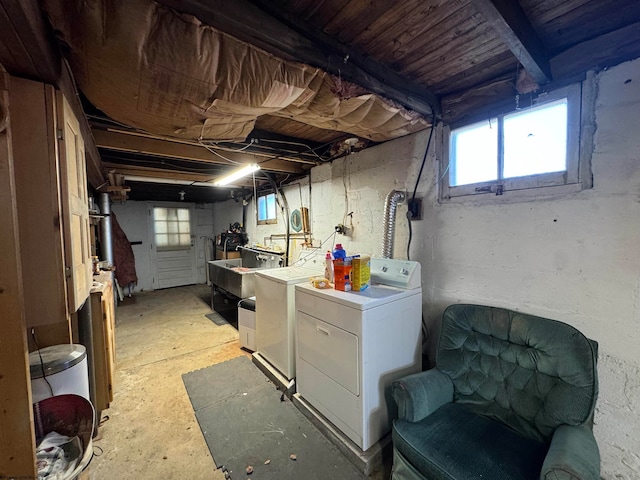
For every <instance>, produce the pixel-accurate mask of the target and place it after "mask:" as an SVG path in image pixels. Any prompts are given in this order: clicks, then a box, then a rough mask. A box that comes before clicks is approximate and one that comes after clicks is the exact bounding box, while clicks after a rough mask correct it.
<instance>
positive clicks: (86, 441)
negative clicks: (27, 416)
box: [33, 394, 96, 480]
mask: <svg viewBox="0 0 640 480" xmlns="http://www.w3.org/2000/svg"><path fill="white" fill-rule="evenodd" d="M95 415H96V414H95V410H94V408H93V405H92V404H91V402H90V401H88V400H87V399H86V398H84V397H81V396H80V395H74V394H66V395H57V396H54V397H49V398H45V399H44V400H40V401H39V402H36V403H34V404H33V419H34V423H35V434H36V445H40V444H41V442H42V439H43V438H45V437H46V436H47V435H48V434H49V433H51V432H57V433H59V434H60V435H64V436H67V437H75V436H77V437H79V439H80V444H81V445H82V455H81V456H80V458H79V460H78V462H77V464H76V466H75V467H74V468H73V470H72V471H70V472H69V473H67V474H66V475H64V476H62V475H58V476H55V475H54V476H50V477H46V478H51V479H55V480H73V479H76V478H78V477H79V475H80V474H81V473H82V471H83V470H84V469H85V468H87V466H88V465H89V462H91V458H92V457H93V440H92V438H93V429H94V425H95Z"/></svg>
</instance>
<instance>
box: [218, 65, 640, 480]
mask: <svg viewBox="0 0 640 480" xmlns="http://www.w3.org/2000/svg"><path fill="white" fill-rule="evenodd" d="M628 80H630V81H628ZM597 84H598V95H597V102H596V124H597V129H596V133H595V138H594V143H595V148H594V152H593V157H592V170H593V176H594V188H593V189H589V190H584V191H582V192H578V193H572V194H567V195H563V196H557V197H554V198H545V199H536V200H531V201H520V202H512V203H504V202H502V203H501V204H486V203H480V202H473V201H469V202H467V203H448V204H440V203H439V202H438V199H437V186H436V185H437V182H438V173H437V172H438V171H439V168H438V163H437V160H438V159H436V158H435V156H434V154H433V153H432V152H433V151H434V149H433V148H432V149H430V153H429V157H428V161H427V165H426V167H425V171H424V172H423V177H422V180H421V182H420V184H419V186H418V197H419V198H422V199H423V220H421V221H415V222H413V223H412V226H413V240H412V244H411V250H410V254H411V255H410V256H411V259H412V260H418V261H420V262H421V264H422V272H423V299H424V306H423V311H424V314H425V318H426V321H427V323H428V325H429V327H430V331H431V338H430V343H431V348H432V349H433V347H434V345H435V341H436V337H437V334H438V325H439V319H440V318H441V315H442V312H443V310H444V309H445V308H446V306H448V305H450V304H452V303H462V302H468V303H479V304H485V305H493V306H501V307H506V308H511V309H515V310H520V311H523V312H526V313H530V314H534V315H540V316H545V317H548V318H553V319H557V320H560V321H564V322H566V323H569V324H571V325H574V326H575V327H576V328H578V329H579V330H581V331H582V332H583V333H584V334H586V335H587V336H588V337H590V338H592V339H595V340H597V341H598V342H599V344H600V354H599V365H598V371H599V382H600V395H599V400H598V405H597V411H596V418H595V423H596V425H595V429H594V430H595V433H596V438H597V440H598V444H599V446H600V450H601V456H602V476H603V478H605V479H614V478H615V479H628V480H631V479H635V478H639V477H640V443H639V442H640V441H639V440H638V434H637V432H639V431H640V353H638V352H639V351H640V350H639V349H638V345H640V255H639V254H638V246H639V245H640V135H638V133H637V128H638V120H637V119H638V118H640V60H635V61H633V62H627V63H625V64H622V65H619V66H617V67H615V68H612V69H609V70H608V71H605V72H601V73H600V74H599V75H598V76H597ZM427 136H428V132H422V133H419V134H416V135H412V136H410V137H404V138H401V139H398V140H395V141H392V142H387V143H385V144H382V145H379V146H377V147H374V148H371V149H368V150H366V151H363V152H360V153H356V154H353V155H350V156H348V157H346V158H344V159H340V160H337V161H334V162H333V163H332V164H326V165H321V166H318V167H315V168H313V169H312V171H311V180H312V194H311V204H310V205H309V203H308V198H309V195H308V185H307V183H306V181H302V183H303V185H304V186H303V188H302V198H303V199H302V203H303V204H304V206H309V207H310V210H311V220H312V230H313V238H314V239H315V243H316V244H317V243H318V242H319V241H321V240H324V239H326V238H328V237H331V233H332V232H333V227H334V225H336V224H337V223H342V222H343V218H344V215H345V212H346V213H348V212H351V211H353V212H354V214H353V230H352V232H351V234H350V235H349V236H346V237H344V236H338V237H337V238H336V240H337V241H340V242H341V243H343V244H344V246H345V248H346V250H347V252H348V253H349V254H354V253H372V254H374V255H379V253H380V250H381V242H382V233H383V232H382V223H383V221H382V218H383V217H382V215H383V206H384V199H385V196H386V195H387V193H389V191H391V190H393V189H400V190H407V191H409V192H410V193H411V192H412V190H413V187H414V183H415V180H416V177H417V174H418V169H419V166H420V161H421V160H422V155H423V153H424V149H425V146H426V143H427ZM436 139H437V136H436V135H434V141H436ZM432 147H433V146H432ZM345 185H346V187H345ZM285 194H286V195H287V198H288V200H289V203H290V207H291V209H292V210H293V209H294V208H298V207H299V206H300V194H299V191H298V187H297V186H293V187H288V188H286V189H285ZM345 199H346V200H348V204H346V202H345ZM234 204H235V202H225V203H222V204H217V205H216V206H215V214H214V215H215V217H216V231H218V229H219V227H223V228H226V227H228V223H229V222H230V221H231V220H229V217H233V218H242V211H241V209H240V210H237V211H236V210H235V209H234ZM235 205H237V204H235ZM235 208H241V207H235ZM405 214H406V204H402V205H400V207H399V209H398V217H397V222H396V233H395V249H394V256H395V257H396V258H406V245H407V239H408V236H409V230H408V226H407V221H406V218H405ZM218 216H221V217H224V222H220V223H218V219H217V217H218ZM247 219H248V221H247V225H246V228H247V231H248V233H249V236H250V241H251V242H258V243H264V242H265V240H264V237H267V236H269V235H270V234H272V233H283V232H284V226H283V225H284V222H283V219H282V216H281V214H280V213H279V216H278V224H277V225H275V226H271V225H270V226H256V225H255V206H254V204H253V203H252V205H251V207H250V209H249V212H248V215H247ZM236 221H239V220H236ZM281 245H283V246H284V243H283V242H281ZM329 248H330V247H329Z"/></svg>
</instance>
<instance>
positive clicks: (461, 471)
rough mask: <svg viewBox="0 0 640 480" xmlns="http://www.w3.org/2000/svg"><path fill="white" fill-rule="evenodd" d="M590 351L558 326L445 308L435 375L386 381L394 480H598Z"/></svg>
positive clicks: (495, 311) (591, 346) (495, 312)
mask: <svg viewBox="0 0 640 480" xmlns="http://www.w3.org/2000/svg"><path fill="white" fill-rule="evenodd" d="M596 357H597V343H596V342H593V341H591V340H589V339H587V338H586V337H585V336H584V335H582V334H581V333H580V332H579V331H578V330H576V329H575V328H573V327H571V326H570V325H567V324H565V323H561V322H557V321H555V320H549V319H546V318H540V317H534V316H531V315H525V314H522V313H519V312H514V311H511V310H506V309H501V308H493V307H484V306H478V305H451V306H450V307H448V308H447V309H446V310H445V312H444V315H443V320H442V331H441V333H440V340H439V343H438V351H437V357H436V368H434V369H431V370H428V371H425V372H421V373H418V374H414V375H410V376H408V377H404V378H402V379H399V380H397V381H395V382H393V385H392V394H393V397H394V399H395V401H396V403H397V404H398V415H399V418H398V419H397V420H395V421H394V423H393V435H392V438H393V470H392V478H393V479H394V480H405V479H427V480H440V479H446V480H453V479H461V480H473V479H483V480H507V479H508V480H512V479H518V480H524V479H532V480H533V479H544V480H563V479H567V480H587V479H589V480H591V479H593V480H597V479H599V478H600V454H599V451H598V445H597V444H596V441H595V439H594V437H593V432H592V429H591V425H592V419H593V411H594V408H595V404H596V398H597V393H598V379H597V371H596Z"/></svg>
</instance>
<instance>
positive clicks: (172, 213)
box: [153, 207, 191, 251]
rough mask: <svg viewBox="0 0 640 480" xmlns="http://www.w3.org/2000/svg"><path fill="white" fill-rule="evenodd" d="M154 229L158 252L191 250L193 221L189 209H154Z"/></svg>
mask: <svg viewBox="0 0 640 480" xmlns="http://www.w3.org/2000/svg"><path fill="white" fill-rule="evenodd" d="M153 229H154V232H155V237H156V249H157V250H158V251H169V250H189V249H190V248H191V219H190V216H189V209H188V208H161V207H154V209H153Z"/></svg>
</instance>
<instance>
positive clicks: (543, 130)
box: [440, 85, 586, 200]
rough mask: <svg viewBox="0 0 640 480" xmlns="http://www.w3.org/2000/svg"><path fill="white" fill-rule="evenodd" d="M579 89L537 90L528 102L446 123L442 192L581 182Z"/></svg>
mask: <svg viewBox="0 0 640 480" xmlns="http://www.w3.org/2000/svg"><path fill="white" fill-rule="evenodd" d="M580 92H581V88H580V85H572V86H570V87H565V88H563V89H560V90H556V91H554V92H551V93H545V94H544V95H540V96H538V97H537V98H536V99H534V100H532V101H531V106H529V107H527V108H522V109H517V110H515V111H512V112H509V113H504V114H501V115H497V116H495V117H492V118H490V119H488V120H484V121H482V122H477V123H473V124H470V125H463V126H460V127H457V128H453V129H452V128H450V127H446V128H445V136H444V138H445V140H446V139H448V147H449V148H448V149H446V148H445V162H443V164H444V165H446V167H445V170H444V171H443V172H441V176H440V178H441V198H442V199H444V200H447V199H450V198H452V197H465V196H467V197H468V196H482V195H485V196H486V195H489V196H491V195H493V196H496V195H498V196H500V195H507V196H509V195H508V192H517V191H525V190H530V189H547V190H545V191H546V192H549V193H550V192H552V191H553V190H552V188H557V187H565V188H567V186H571V185H573V186H577V187H580V188H585V187H586V186H581V185H580V180H579V178H580V170H581V165H580V111H581V95H580ZM555 192H556V193H557V192H559V191H558V190H556V191H555ZM536 193H538V194H539V193H544V192H543V191H541V190H536Z"/></svg>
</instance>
